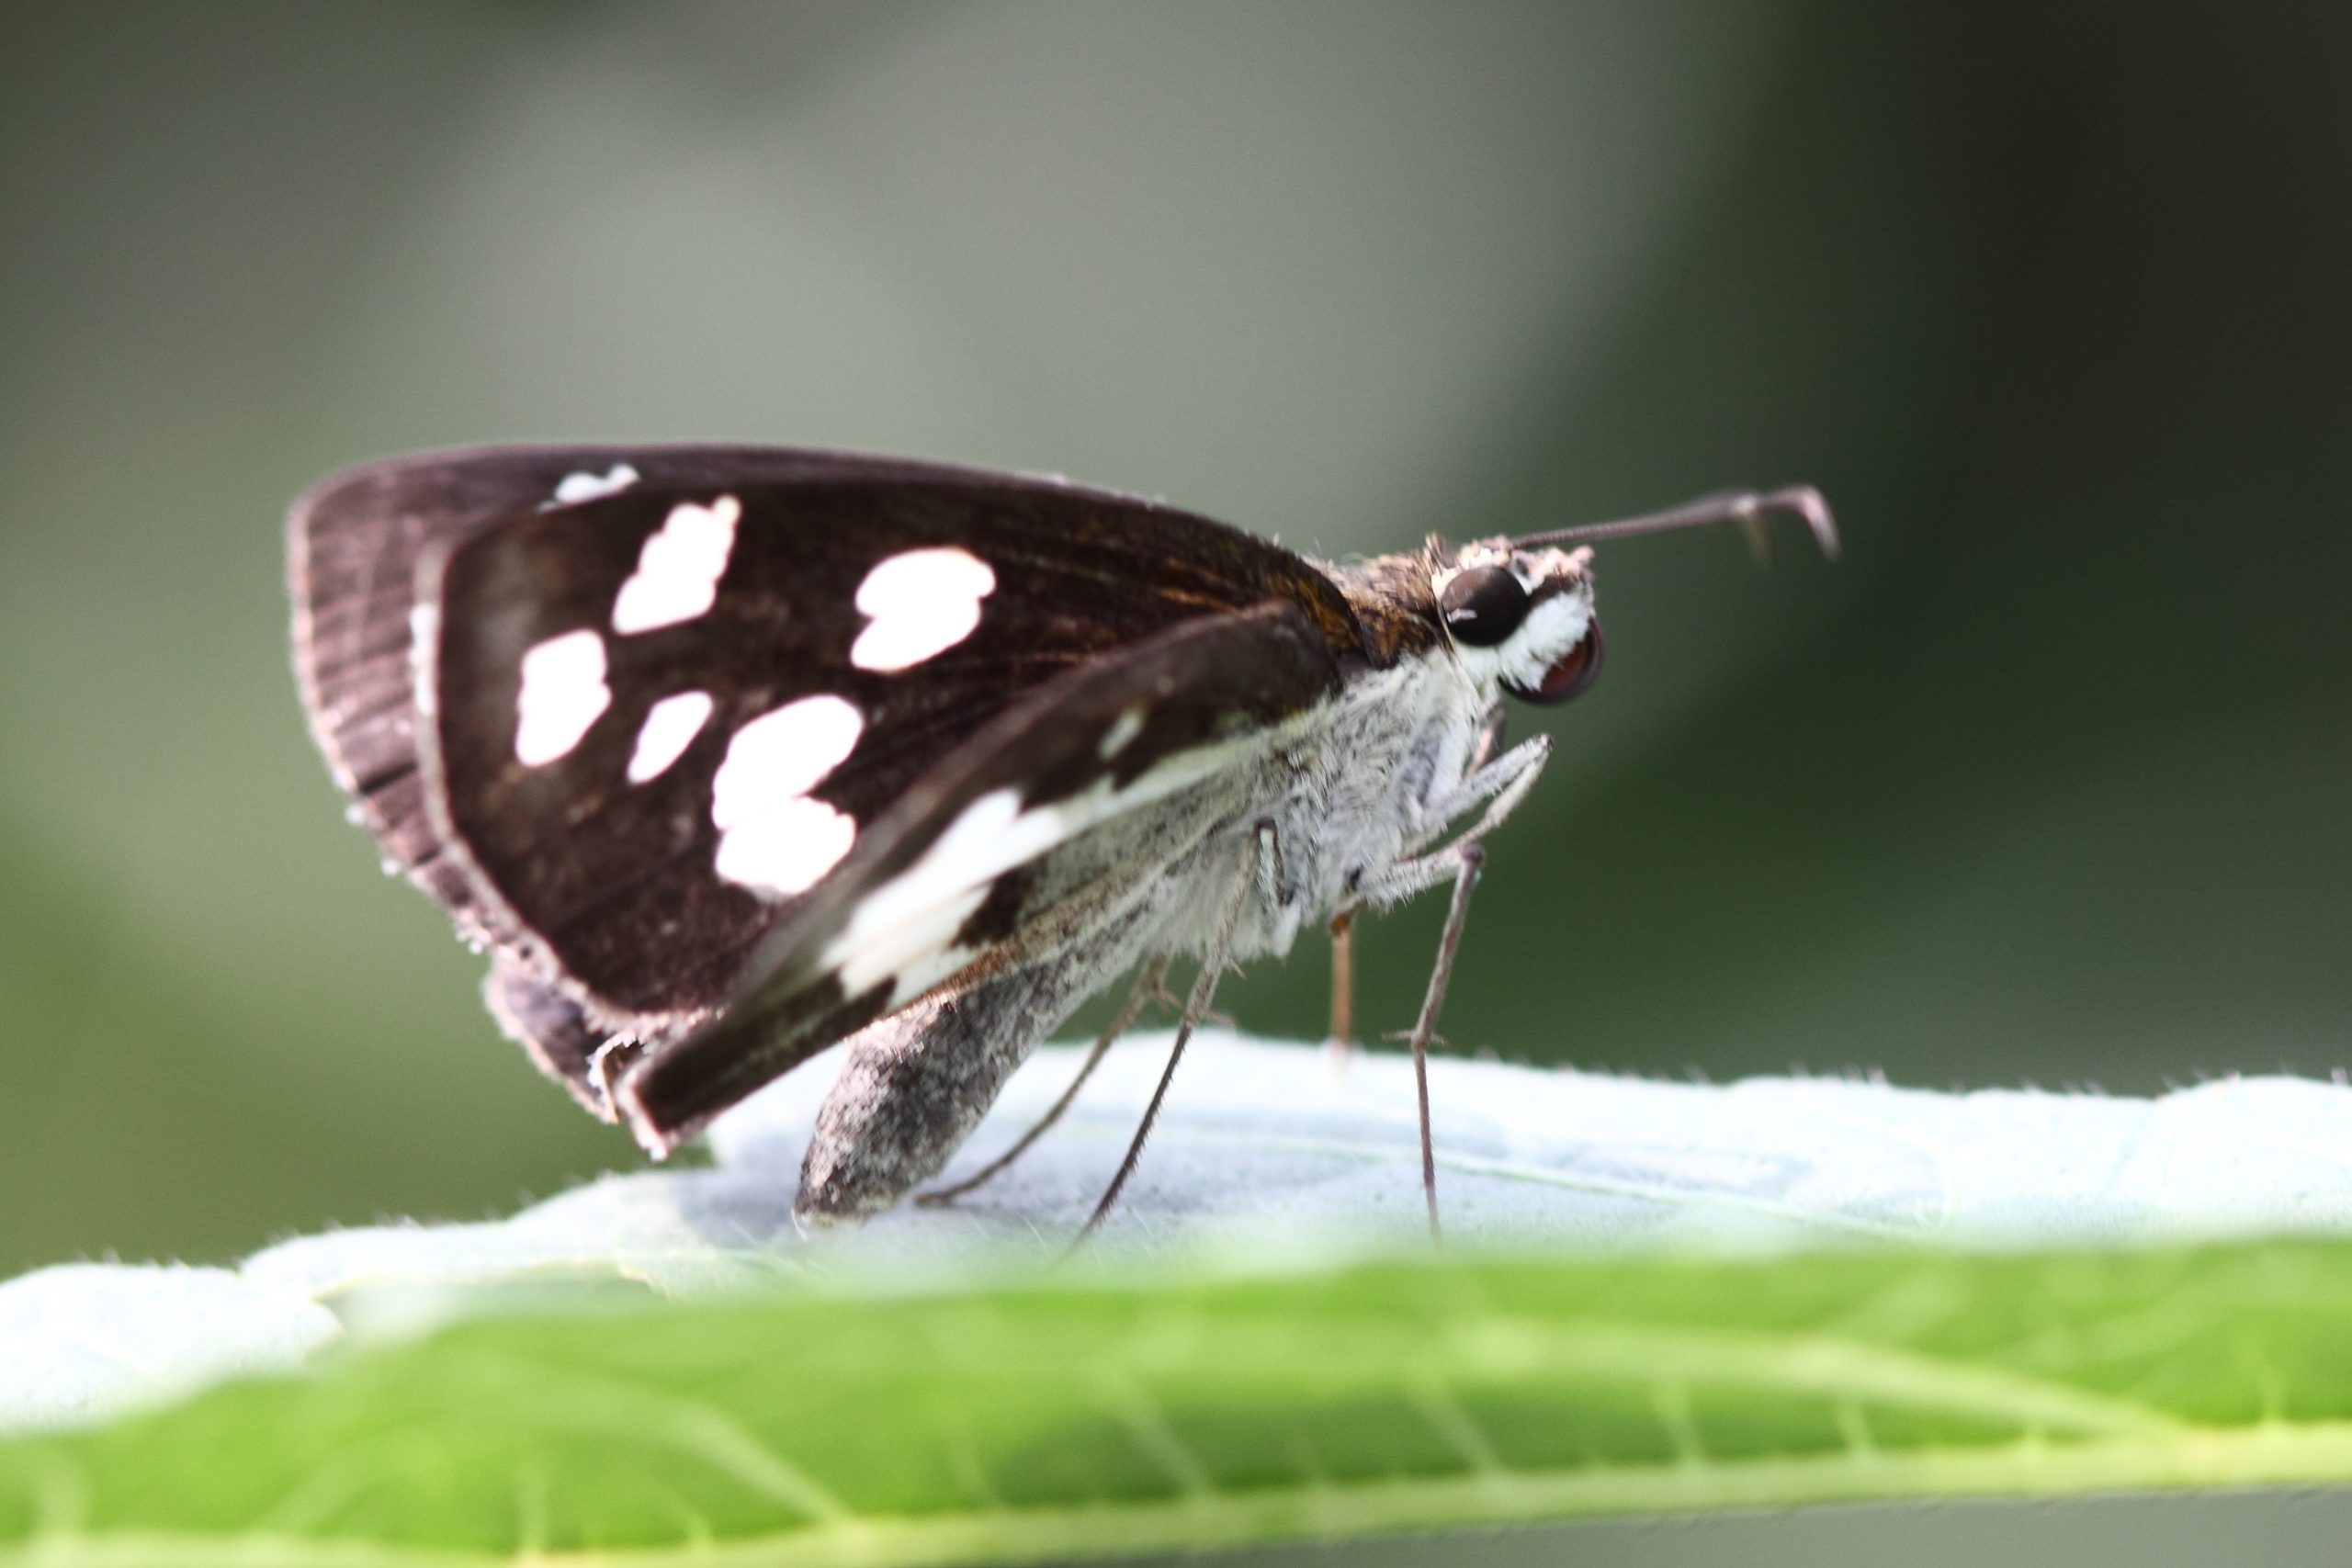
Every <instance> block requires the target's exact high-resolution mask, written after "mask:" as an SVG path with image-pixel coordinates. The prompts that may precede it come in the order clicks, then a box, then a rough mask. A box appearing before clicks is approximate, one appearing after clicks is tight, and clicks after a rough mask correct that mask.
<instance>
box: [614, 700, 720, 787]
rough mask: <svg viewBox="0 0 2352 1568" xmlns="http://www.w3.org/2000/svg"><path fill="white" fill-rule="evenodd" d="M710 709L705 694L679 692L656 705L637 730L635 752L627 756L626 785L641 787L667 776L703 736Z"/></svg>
mask: <svg viewBox="0 0 2352 1568" xmlns="http://www.w3.org/2000/svg"><path fill="white" fill-rule="evenodd" d="M709 718H710V694H709V693H708V692H680V693H679V694H677V695H676V696H673V697H663V698H662V700H661V701H660V702H658V703H655V704H654V705H653V707H652V709H651V711H650V712H649V713H647V714H646V716H645V722H644V723H643V724H642V725H640V726H639V728H638V731H637V750H635V751H633V752H631V753H629V759H628V782H629V783H631V784H643V783H644V782H645V781H646V780H648V779H656V778H660V777H661V776H662V774H663V773H667V772H668V771H669V768H670V764H671V763H673V762H674V761H677V760H678V759H679V758H680V757H681V756H683V755H684V753H685V750H686V748H687V747H689V746H691V745H693V744H694V743H695V736H697V735H700V734H701V733H702V727H703V725H704V724H705V723H707V721H708V720H709Z"/></svg>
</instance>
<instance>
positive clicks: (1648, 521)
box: [1511, 485, 1838, 560]
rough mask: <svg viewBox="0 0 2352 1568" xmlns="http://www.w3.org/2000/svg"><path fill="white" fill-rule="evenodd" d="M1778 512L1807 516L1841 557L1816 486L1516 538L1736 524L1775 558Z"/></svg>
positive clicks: (1554, 541)
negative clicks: (1772, 525)
mask: <svg viewBox="0 0 2352 1568" xmlns="http://www.w3.org/2000/svg"><path fill="white" fill-rule="evenodd" d="M1776 516H1789V517H1801V518H1803V519H1804V525H1805V526H1806V527H1807V528H1808V529H1810V530H1811V531H1812V533H1813V540H1814V543H1815V544H1816V545H1818V546H1820V547H1821V553H1822V554H1823V555H1824V556H1825V557H1826V558H1829V559H1831V560H1836V559H1837V558H1838V520H1837V519H1836V518H1834V517H1832V516H1831V515H1830V514H1829V503H1828V502H1826V501H1824V500H1823V499H1822V498H1821V492H1820V491H1817V490H1815V489H1814V488H1813V487H1812V486H1811V485H1787V486H1784V487H1782V488H1781V489H1780V490H1727V491H1720V492H1718V493H1716V494H1714V495H1702V496H1701V497H1700V498H1699V499H1698V500H1696V501H1686V502H1683V503H1682V504H1681V505H1679V506H1669V507H1668V508H1667V509H1666V510H1665V511H1663V512H1651V513H1645V514H1643V515H1642V516H1639V517H1621V518H1618V519H1617V520H1616V521H1615V522H1613V523H1587V524H1583V525H1580V526H1577V527H1574V528H1555V529H1552V530H1550V531H1548V532H1546V533H1542V534H1530V535H1527V536H1525V537H1523V538H1517V539H1513V540H1512V541H1511V543H1512V544H1513V545H1515V546H1517V547H1519V548H1521V549H1529V548H1540V547H1543V546H1545V545H1589V544H1591V543H1594V542H1595V541H1597V540H1600V539H1625V538H1631V537H1633V536H1634V535H1636V534H1671V533H1676V532H1679V530H1681V529H1684V528H1704V527H1708V526H1711V525H1714V524H1717V523H1736V524H1738V525H1741V526H1742V527H1743V528H1745V529H1747V531H1748V537H1749V538H1750V539H1751V540H1753V541H1757V542H1758V549H1759V551H1761V552H1762V553H1764V554H1766V555H1768V556H1769V555H1770V546H1769V543H1767V542H1766V541H1767V539H1768V535H1767V532H1766V529H1765V523H1766V520H1767V519H1769V518H1772V517H1776Z"/></svg>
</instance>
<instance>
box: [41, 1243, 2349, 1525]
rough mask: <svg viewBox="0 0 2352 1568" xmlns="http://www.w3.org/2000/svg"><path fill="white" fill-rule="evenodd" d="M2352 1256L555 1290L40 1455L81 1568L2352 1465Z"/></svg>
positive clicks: (2341, 1472)
mask: <svg viewBox="0 0 2352 1568" xmlns="http://www.w3.org/2000/svg"><path fill="white" fill-rule="evenodd" d="M2347 1309H2352V1246H2346V1245H2345V1244H2340V1243H2328V1242H2307V1243H2290V1242H2275V1243H2267V1244H2255V1243H2250V1244H2242V1245H2236V1246H2227V1247H2207V1248H2200V1249H2185V1250H2171V1251H2163V1252H2149V1253H2137V1254H2134V1253H2111V1254H2089V1255H2082V1256H2073V1257H2065V1256H2050V1255H2024V1254H2021V1255H2011V1256H2000V1255H1992V1254H1987V1255H1980V1256H1974V1257H1957V1256H1943V1257H1935V1256H1919V1255H1899V1254H1884V1253H1879V1254H1860V1253H1849V1254H1842V1255H1815V1256H1810V1257H1804V1258H1780V1259H1775V1260H1757V1261H1749V1262H1736V1261H1728V1260H1715V1261H1675V1260H1665V1259H1651V1260H1639V1261H1637V1260H1621V1261H1591V1262H1568V1261H1552V1262H1516V1263H1514V1262H1501V1261H1489V1262H1476V1263H1471V1262H1464V1263H1456V1264H1451V1265H1440V1264H1420V1265H1416V1264H1396V1263H1390V1264H1367V1265H1362V1266H1357V1267H1353V1268H1347V1269H1334V1270H1329V1271H1320V1272H1315V1273H1309V1274H1305V1275H1283V1276H1273V1277H1255V1278H1251V1277H1237V1278H1227V1279H1223V1280H1192V1281H1189V1282H1186V1281H1179V1280H1160V1281H1158V1282H1154V1283H1138V1282H1133V1281H1129V1282H1119V1283H1103V1282H1100V1281H1095V1282H1081V1281H1075V1280H1063V1281H1061V1282H1051V1281H1049V1282H1044V1283H1040V1282H1035V1281H1034V1280H1033V1281H1032V1282H1029V1283H1025V1284H1016V1283H1006V1284H1001V1285H998V1286H995V1287H992V1288H986V1289H978V1290H971V1291H964V1292H919V1293H913V1294H905V1295H895V1296H894V1295H888V1294H876V1293H858V1292H839V1293H826V1292H813V1291H803V1292H797V1293H795V1294H793V1295H791V1296H789V1297H788V1298H786V1299H774V1300H763V1301H757V1302H733V1303H717V1302H713V1303H686V1304H670V1305H666V1306H658V1307H653V1308H650V1309H649V1308H646V1307H642V1306H640V1307H637V1308H630V1309H615V1308H612V1307H610V1306H607V1307H605V1308H603V1309H600V1310H595V1311H585V1312H571V1313H557V1314H549V1313H539V1314H530V1315H516V1316H503V1317H498V1318H492V1319H483V1320H477V1321H473V1322H469V1323H464V1324H461V1325H456V1326H454V1327H451V1328H448V1329H447V1330H445V1331H443V1332H442V1333H441V1334H439V1335H438V1336H436V1337H433V1338H430V1339H428V1340H424V1341H422V1342H417V1343H413V1344H409V1345H405V1346H398V1347H387V1348H376V1349H371V1350H363V1351H358V1352H356V1353H353V1354H351V1355H350V1356H349V1357H348V1358H347V1359H343V1360H341V1361H340V1362H339V1363H338V1364H335V1365H333V1366H331V1367H329V1368H327V1369H325V1370H323V1371H320V1372H319V1373H317V1374H315V1375H313V1376H311V1377H308V1378H303V1379H296V1380H288V1381H283V1382H258V1383H244V1384H239V1385H232V1386H230V1387H225V1388H221V1389H218V1390H215V1391H214V1392H212V1393H208V1394H205V1395H202V1396H200V1397H199V1398H198V1399H197V1400H195V1401H194V1402H192V1403H190V1404H186V1405H183V1406H181V1407H179V1408H176V1409H174V1410H170V1411H165V1412H162V1413H157V1414H152V1415H148V1416H140V1417H136V1418H133V1419H130V1420H127V1421H124V1422H121V1423H119V1424H118V1425H117V1426H115V1427H111V1428H108V1429H106V1430H102V1431H95V1432H87V1433H80V1434H73V1435H64V1436H55V1437H50V1438H35V1439H20V1440H18V1441H17V1442H15V1443H14V1444H10V1445H6V1446H0V1540H6V1541H8V1542H12V1543H15V1544H16V1545H17V1546H19V1547H21V1548H23V1549H25V1551H27V1553H28V1556H29V1555H34V1554H37V1555H38V1560H39V1561H40V1562H44V1563H53V1564H75V1563H85V1562H90V1563H96V1562H104V1563H108V1564H127V1563H141V1562H154V1563H171V1564H187V1565H198V1568H200V1565H202V1564H207V1563H236V1564H249V1563H258V1562H318V1563H329V1564H341V1563H348V1564H379V1563H381V1564H394V1563H402V1564H405V1563H416V1562H435V1563H443V1562H448V1563H456V1562H493V1561H504V1560H510V1559H513V1558H515V1557H517V1556H524V1557H527V1558H529V1559H530V1560H532V1561H545V1560H548V1558H556V1559H559V1560H560V1559H564V1558H567V1557H571V1556H574V1555H579V1556H581V1557H583V1558H592V1559H593V1560H594V1561H596V1562H629V1563H639V1562H641V1563H648V1564H652V1563H667V1562H753V1561H756V1562H763V1563H767V1562H777V1563H868V1564H872V1563H896V1562H908V1563H913V1562H1013V1561H1022V1560H1030V1559H1036V1558H1047V1557H1057V1556H1066V1555H1073V1554H1088V1555H1092V1554H1103V1553H1113V1552H1122V1551H1141V1550H1147V1549H1153V1548H1173V1547H1196V1546H1206V1545H1217V1544H1230V1543H1240V1542H1249V1541H1260V1540H1273V1539H1280V1538H1287V1537H1304V1536H1320V1537H1337V1536H1345V1535H1351V1534H1357V1533H1362V1532H1367V1531H1374V1530H1393V1529H1408V1528H1423V1527H1434V1526H1444V1525H1459V1524H1469V1523H1483V1524H1490V1523H1495V1522H1500V1521H1512V1520H1530V1519H1544V1518H1555V1517H1570V1516H1576V1515H1586V1514H1596V1513H1611V1512H1629V1511H1649V1510H1661V1509H1668V1510H1682V1509H1696V1508H1723V1507H1735V1506H1757V1505H1772V1504H1791V1503H1803V1502H1812V1501H1819V1500H1825V1499H1832V1498H1890V1497H1918V1496H1927V1495H1967V1494H1985V1495H2043V1496H2050V1495H2067V1494H2075V1493H2082V1492H2087V1491H2093V1490H2106V1489H2112V1488H2117V1487H2163V1486H2197V1485H2221V1484H2241V1483H2264V1482H2269V1483H2308V1482H2313V1481H2344V1480H2346V1479H2352V1356H2347V1354H2346V1350H2345V1337H2344V1327H2343V1325H2344V1324H2345V1322H2346V1312H2347Z"/></svg>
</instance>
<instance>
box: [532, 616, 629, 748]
mask: <svg viewBox="0 0 2352 1568" xmlns="http://www.w3.org/2000/svg"><path fill="white" fill-rule="evenodd" d="M612 704H613V692H612V688H611V687H609V686H607V685H605V639H604V638H603V637H599V636H597V635H596V634H595V633H594V632H593V631H587V630H582V631H576V632H566V633H564V634H563V635H562V636H561V637H549V638H548V639H547V640H546V641H545V642H541V643H535V644H533V645H532V647H531V649H529V651H527V652H526V653H525V654H524V655H523V690H522V694H521V695H520V696H519V697H517V698H516V700H515V761H518V762H520V763H522V764H523V765H524V766H525V767H526V768H537V767H543V766H545V765H546V764H547V763H549V762H552V761H556V760H557V759H558V758H560V757H564V756H569V755H570V754H571V749H572V748H573V747H575V746H577V745H579V744H580V739H581V737H582V736H584V735H586V734H587V733H588V727H589V726H590V725H592V724H594V723H595V722H596V719H597V716H599V715H601V714H602V713H603V712H604V711H605V709H606V708H608V707H610V706H612Z"/></svg>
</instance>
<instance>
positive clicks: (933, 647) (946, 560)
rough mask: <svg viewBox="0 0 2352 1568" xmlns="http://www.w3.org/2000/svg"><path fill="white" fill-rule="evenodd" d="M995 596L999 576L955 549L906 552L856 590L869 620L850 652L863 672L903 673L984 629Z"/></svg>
mask: <svg viewBox="0 0 2352 1568" xmlns="http://www.w3.org/2000/svg"><path fill="white" fill-rule="evenodd" d="M995 591H996V573H995V572H993V571H991V570H989V563H988V562H986V561H984V560H982V559H980V558H979V557H978V556H976V555H974V554H972V553H971V552H970V551H969V550H963V549H958V548H956V547H955V546H953V545H947V546H942V547H938V548H935V549H922V550H906V551H902V552H901V553H899V554H898V555H895V556H892V557H891V558H889V559H888V560H886V561H883V562H882V563H881V564H880V565H878V566H876V568H875V569H874V570H871V571H869V572H867V573H866V574H865V581H863V582H861V583H859V584H858V585H857V607H858V609H859V610H860V611H861V612H863V613H864V614H865V615H866V616H868V617H869V620H868V624H867V626H866V627H865V630H864V631H862V632H860V633H858V634H857V641H856V643H855V644H854V645H853V646H852V647H851V649H850V650H849V661H850V662H851V663H852V664H854V665H856V666H857V667H858V668H859V669H860V670H884V671H888V670H905V669H908V668H910V667H911V666H913V665H917V664H920V663H922V661H923V660H926V659H930V658H932V657H933V656H934V655H936V654H941V653H944V652H945V651H947V649H951V648H953V647H955V646H956V644H957V643H959V642H962V641H963V640H964V639H965V638H966V637H969V636H971V635H972V628H973V627H974V626H978V625H979V624H980V601H981V600H983V599H985V598H987V597H988V596H989V594H990V593H992V592H995Z"/></svg>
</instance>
